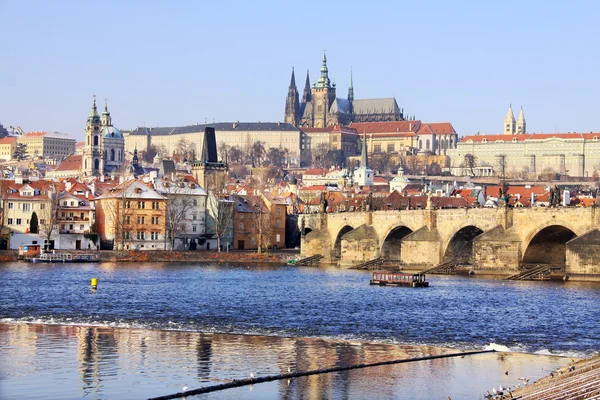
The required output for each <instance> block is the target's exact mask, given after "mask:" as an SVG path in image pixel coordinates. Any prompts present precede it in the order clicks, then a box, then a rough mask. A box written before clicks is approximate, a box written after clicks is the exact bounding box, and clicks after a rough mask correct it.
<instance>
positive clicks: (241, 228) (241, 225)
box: [240, 222, 244, 231]
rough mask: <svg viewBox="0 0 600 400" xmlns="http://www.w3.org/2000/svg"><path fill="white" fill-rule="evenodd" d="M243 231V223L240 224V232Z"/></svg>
mask: <svg viewBox="0 0 600 400" xmlns="http://www.w3.org/2000/svg"><path fill="white" fill-rule="evenodd" d="M243 230H244V223H243V222H240V231H243Z"/></svg>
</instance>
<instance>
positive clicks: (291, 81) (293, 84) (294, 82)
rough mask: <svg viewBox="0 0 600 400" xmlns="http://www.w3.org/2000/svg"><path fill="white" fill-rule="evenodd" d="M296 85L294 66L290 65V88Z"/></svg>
mask: <svg viewBox="0 0 600 400" xmlns="http://www.w3.org/2000/svg"><path fill="white" fill-rule="evenodd" d="M292 87H294V88H295V87H296V76H295V75H294V67H292V79H291V80H290V88H292Z"/></svg>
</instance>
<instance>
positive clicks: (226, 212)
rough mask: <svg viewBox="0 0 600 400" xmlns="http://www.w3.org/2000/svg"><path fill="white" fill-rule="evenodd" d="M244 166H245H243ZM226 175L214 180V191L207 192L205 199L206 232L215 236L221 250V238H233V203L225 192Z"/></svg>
mask: <svg viewBox="0 0 600 400" xmlns="http://www.w3.org/2000/svg"><path fill="white" fill-rule="evenodd" d="M244 168H245V166H244ZM226 184H227V177H226V176H222V177H220V178H219V179H218V180H216V181H215V191H213V192H209V193H208V198H207V199H206V211H207V217H206V232H207V233H212V234H214V235H215V237H216V238H217V251H219V252H220V251H221V247H222V244H221V243H222V241H223V238H224V237H226V236H230V237H232V238H233V213H234V210H235V203H234V201H233V200H232V199H230V198H229V197H228V196H227V195H225V194H224V192H225V185H226Z"/></svg>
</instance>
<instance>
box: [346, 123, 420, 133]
mask: <svg viewBox="0 0 600 400" xmlns="http://www.w3.org/2000/svg"><path fill="white" fill-rule="evenodd" d="M420 125H421V121H418V120H417V121H389V122H353V123H352V124H351V125H350V126H351V127H353V128H356V130H357V131H358V133H359V134H362V133H363V132H365V133H393V132H395V133H400V132H403V133H409V132H413V133H415V132H417V130H418V129H419V126H420Z"/></svg>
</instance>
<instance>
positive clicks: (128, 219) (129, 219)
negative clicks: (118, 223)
mask: <svg viewBox="0 0 600 400" xmlns="http://www.w3.org/2000/svg"><path fill="white" fill-rule="evenodd" d="M125 223H126V224H130V223H131V218H130V217H129V215H128V216H126V217H125Z"/></svg>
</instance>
